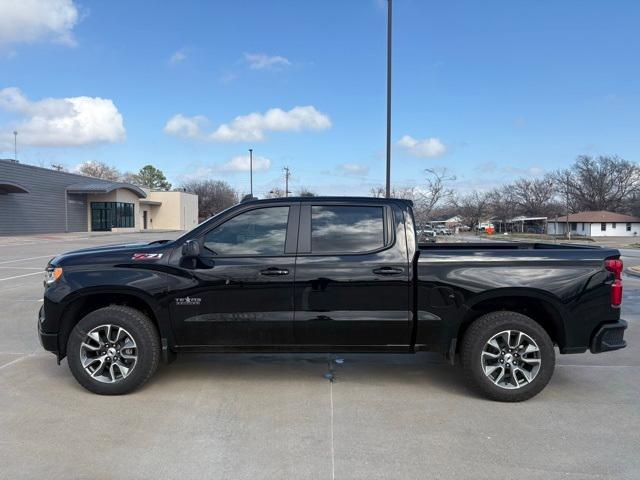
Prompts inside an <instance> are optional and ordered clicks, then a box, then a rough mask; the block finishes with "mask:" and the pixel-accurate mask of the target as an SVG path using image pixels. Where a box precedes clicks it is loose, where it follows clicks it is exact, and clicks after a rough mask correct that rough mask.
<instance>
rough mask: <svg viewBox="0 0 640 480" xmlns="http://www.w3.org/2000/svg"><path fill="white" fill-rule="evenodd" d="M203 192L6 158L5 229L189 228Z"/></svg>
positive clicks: (0, 167)
mask: <svg viewBox="0 0 640 480" xmlns="http://www.w3.org/2000/svg"><path fill="white" fill-rule="evenodd" d="M197 224H198V196H197V195H193V194H190V193H186V192H155V191H149V190H146V189H143V188H140V187H138V186H136V185H132V184H130V183H123V182H112V181H110V180H103V179H100V178H93V177H87V176H85V175H78V174H75V173H68V172H59V171H57V170H50V169H48V168H42V167H35V166H32V165H25V164H22V163H18V162H16V161H15V160H0V235H22V234H33V233H62V232H87V231H89V232H96V231H114V232H118V231H119V232H127V231H139V230H150V229H162V230H189V229H191V228H193V227H195V226H196V225H197Z"/></svg>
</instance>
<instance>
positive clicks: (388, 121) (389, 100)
mask: <svg viewBox="0 0 640 480" xmlns="http://www.w3.org/2000/svg"><path fill="white" fill-rule="evenodd" d="M391 11H392V5H391V0H387V192H386V196H387V198H389V197H391Z"/></svg>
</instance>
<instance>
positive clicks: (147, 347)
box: [67, 305, 160, 395]
mask: <svg viewBox="0 0 640 480" xmlns="http://www.w3.org/2000/svg"><path fill="white" fill-rule="evenodd" d="M105 324H108V325H113V326H116V327H120V328H123V329H125V330H126V331H127V333H129V334H130V336H131V337H132V338H133V340H134V342H135V344H136V353H137V359H136V362H135V365H134V366H133V368H132V370H131V371H130V372H129V374H128V375H127V376H126V377H124V378H119V379H118V380H117V381H115V382H113V383H103V382H100V381H99V380H96V379H95V378H93V377H92V376H91V374H90V373H89V372H87V371H86V370H85V368H84V367H83V366H82V360H81V353H80V346H81V344H82V342H84V341H85V339H86V338H87V334H88V333H89V332H91V331H92V330H93V329H94V328H97V327H100V326H101V325H105ZM116 358H117V357H116ZM67 361H68V363H69V369H70V370H71V373H72V374H73V376H74V377H75V378H76V380H77V381H78V383H80V385H82V386H83V387H84V388H86V389H87V390H89V391H91V392H93V393H98V394H100V395H122V394H125V393H129V392H132V391H133V390H135V389H137V388H139V387H141V386H142V385H144V384H145V383H146V382H147V380H149V378H151V376H152V375H153V374H154V372H155V371H156V369H157V368H158V363H159V361H160V340H159V338H158V331H157V330H156V327H155V325H154V324H153V323H152V322H151V320H149V318H148V317H147V316H146V315H144V314H143V313H142V312H140V311H139V310H136V309H134V308H130V307H125V306H121V305H111V306H108V307H104V308H100V309H98V310H94V311H93V312H91V313H89V314H88V315H86V316H85V317H84V318H82V319H81V320H80V321H79V322H78V324H77V325H76V326H75V327H74V328H73V330H72V331H71V334H70V335H69V340H68V341H67Z"/></svg>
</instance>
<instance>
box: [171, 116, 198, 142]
mask: <svg viewBox="0 0 640 480" xmlns="http://www.w3.org/2000/svg"><path fill="white" fill-rule="evenodd" d="M207 124H208V122H207V119H206V117H203V116H202V115H196V116H195V117H185V116H184V115H182V114H181V113H178V114H177V115H174V116H173V117H171V118H170V119H169V121H168V122H167V123H166V125H165V126H164V133H166V134H168V135H175V136H176V137H181V138H194V139H195V138H201V137H202V136H203V135H204V134H203V129H204V128H205V127H206V126H207Z"/></svg>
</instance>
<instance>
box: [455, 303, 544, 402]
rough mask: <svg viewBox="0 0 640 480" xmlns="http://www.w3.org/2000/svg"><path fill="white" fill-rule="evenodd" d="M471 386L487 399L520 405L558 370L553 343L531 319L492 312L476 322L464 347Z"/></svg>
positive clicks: (468, 333)
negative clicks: (555, 368) (555, 369)
mask: <svg viewBox="0 0 640 480" xmlns="http://www.w3.org/2000/svg"><path fill="white" fill-rule="evenodd" d="M460 353H461V357H462V366H463V368H464V370H465V374H466V377H467V380H468V381H469V383H470V384H471V385H472V386H473V387H475V388H476V389H477V390H478V391H479V392H480V393H482V394H483V395H484V396H486V397H488V398H490V399H492V400H498V401H502V402H521V401H523V400H527V399H529V398H531V397H533V396H534V395H537V394H538V393H539V392H540V391H541V390H542V389H543V388H544V387H545V386H546V385H547V383H549V380H550V379H551V376H552V375H553V369H554V367H555V352H554V349H553V342H552V341H551V338H549V335H548V334H547V332H546V331H545V330H544V328H542V327H541V326H540V325H539V324H538V323H536V322H535V321H534V320H532V319H531V318H529V317H527V316H525V315H522V314H520V313H516V312H507V311H500V312H491V313H488V314H486V315H483V316H482V317H480V318H478V319H477V320H476V321H474V322H473V323H472V324H471V326H470V327H469V328H468V329H467V331H466V333H465V335H464V339H463V342H462V346H461V352H460Z"/></svg>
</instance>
